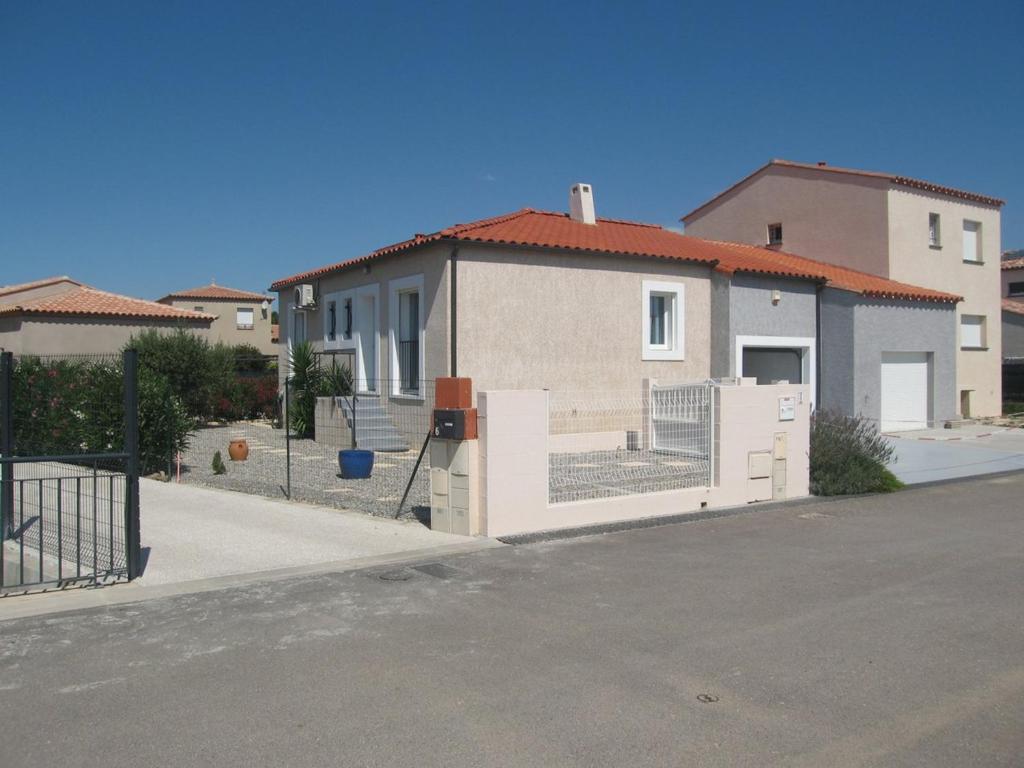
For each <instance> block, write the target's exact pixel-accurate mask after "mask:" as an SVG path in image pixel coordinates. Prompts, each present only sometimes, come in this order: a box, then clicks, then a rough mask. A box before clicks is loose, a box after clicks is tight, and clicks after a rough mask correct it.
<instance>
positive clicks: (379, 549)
mask: <svg viewBox="0 0 1024 768" xmlns="http://www.w3.org/2000/svg"><path fill="white" fill-rule="evenodd" d="M139 486H140V487H139V492H140V496H141V509H142V560H143V565H144V569H143V573H142V576H141V577H140V578H138V579H136V580H135V581H133V582H131V583H122V584H114V585H110V586H106V587H101V588H98V589H93V588H87V589H69V590H55V591H52V592H47V593H41V594H35V595H26V596H10V597H5V598H3V599H0V621H3V620H6V619H11V618H17V617H21V616H28V615H37V614H41V613H52V612H60V611H68V610H78V609H81V608H88V607H93V606H97V605H113V604H121V603H129V602H136V601H139V600H148V599H151V598H155V597H166V596H169V595H176V594H184V593H192V592H206V591H211V590H215V589H225V588H229V587H232V586H237V585H241V584H249V583H253V582H257V581H271V580H276V579H282V578H289V577H293V576H296V575H301V574H306V573H317V572H323V571H346V570H354V569H358V568H367V567H371V566H377V565H386V564H391V563H401V562H406V561H415V560H422V559H430V558H435V557H441V556H444V555H450V554H459V553H464V552H474V551H477V550H481V549H486V548H489V547H496V546H504V545H502V544H500V543H498V542H497V541H494V540H492V539H485V538H471V537H466V536H454V535H451V534H447V533H437V532H434V531H431V530H429V529H428V528H426V527H424V526H423V524H422V523H419V522H414V521H405V520H403V521H396V520H387V519H382V518H379V517H371V516H369V515H364V514H361V513H358V512H344V511H339V510H337V509H332V508H327V507H318V506H314V505H312V504H304V503H299V502H289V501H284V500H282V501H277V500H273V499H266V498H263V497H261V496H251V495H247V494H243V493H235V492H232V491H221V490H215V489H211V488H201V487H197V486H190V485H179V484H177V483H161V482H157V481H155V480H145V479H144V480H141V481H140V483H139Z"/></svg>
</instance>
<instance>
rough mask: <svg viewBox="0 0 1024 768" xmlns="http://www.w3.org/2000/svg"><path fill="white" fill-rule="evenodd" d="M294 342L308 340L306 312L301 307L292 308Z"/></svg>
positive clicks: (292, 336)
mask: <svg viewBox="0 0 1024 768" xmlns="http://www.w3.org/2000/svg"><path fill="white" fill-rule="evenodd" d="M291 340H292V344H293V345H294V344H301V343H302V342H304V341H305V340H306V313H305V311H304V310H301V309H293V310H292V333H291Z"/></svg>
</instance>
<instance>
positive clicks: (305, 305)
mask: <svg viewBox="0 0 1024 768" xmlns="http://www.w3.org/2000/svg"><path fill="white" fill-rule="evenodd" d="M295 306H296V308H298V309H313V308H314V307H315V306H316V299H315V298H314V297H313V286H312V285H310V284H309V283H303V284H302V285H296V286H295Z"/></svg>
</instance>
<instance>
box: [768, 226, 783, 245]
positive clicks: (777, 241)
mask: <svg viewBox="0 0 1024 768" xmlns="http://www.w3.org/2000/svg"><path fill="white" fill-rule="evenodd" d="M768 245H782V224H781V223H777V224H769V225H768Z"/></svg>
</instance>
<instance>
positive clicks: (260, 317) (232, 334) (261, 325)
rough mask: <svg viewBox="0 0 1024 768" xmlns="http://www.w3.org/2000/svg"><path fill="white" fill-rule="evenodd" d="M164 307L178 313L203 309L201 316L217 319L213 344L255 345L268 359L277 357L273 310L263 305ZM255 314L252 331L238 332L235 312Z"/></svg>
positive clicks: (179, 302) (177, 303)
mask: <svg viewBox="0 0 1024 768" xmlns="http://www.w3.org/2000/svg"><path fill="white" fill-rule="evenodd" d="M160 303H162V304H168V305H170V306H172V307H178V308H179V309H188V310H196V308H197V307H202V309H201V310H198V311H201V312H206V313H207V314H210V315H216V316H217V319H216V320H214V321H213V323H211V324H210V333H209V337H208V338H209V339H210V343H212V344H216V343H217V342H221V343H224V344H230V345H232V346H233V345H235V344H252V345H253V346H254V347H256V348H257V349H259V350H260V352H262V353H263V354H265V355H276V354H277V344H275V343H274V342H272V341H271V340H270V325H271V322H270V308H269V307H268V308H267V309H266V310H264V309H263V307H262V302H259V301H252V300H245V299H209V298H204V299H181V298H172V299H162V300H161V302H160ZM242 307H244V308H246V309H251V310H252V311H253V324H252V328H249V329H242V328H239V327H238V325H237V323H236V321H235V310H236V309H240V308H242Z"/></svg>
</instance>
